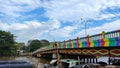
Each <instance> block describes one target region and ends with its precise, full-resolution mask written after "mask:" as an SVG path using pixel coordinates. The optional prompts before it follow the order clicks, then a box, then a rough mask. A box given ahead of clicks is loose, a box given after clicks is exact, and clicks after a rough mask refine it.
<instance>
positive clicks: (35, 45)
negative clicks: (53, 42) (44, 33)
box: [26, 39, 50, 52]
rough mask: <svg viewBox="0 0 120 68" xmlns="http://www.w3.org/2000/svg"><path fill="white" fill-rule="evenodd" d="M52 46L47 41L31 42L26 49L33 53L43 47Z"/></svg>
mask: <svg viewBox="0 0 120 68" xmlns="http://www.w3.org/2000/svg"><path fill="white" fill-rule="evenodd" d="M48 45H50V43H49V41H47V40H37V39H36V40H29V41H28V46H27V48H26V51H27V52H33V51H35V50H37V49H39V48H41V47H44V46H48Z"/></svg>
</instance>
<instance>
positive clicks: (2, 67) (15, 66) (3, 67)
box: [0, 60, 33, 68]
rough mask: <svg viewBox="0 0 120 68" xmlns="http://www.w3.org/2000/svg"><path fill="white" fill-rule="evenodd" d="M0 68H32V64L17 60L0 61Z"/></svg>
mask: <svg viewBox="0 0 120 68" xmlns="http://www.w3.org/2000/svg"><path fill="white" fill-rule="evenodd" d="M0 68H33V64H30V63H28V62H26V61H18V60H14V61H13V60H9V61H0Z"/></svg>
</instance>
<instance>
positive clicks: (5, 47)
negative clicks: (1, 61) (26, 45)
mask: <svg viewBox="0 0 120 68" xmlns="http://www.w3.org/2000/svg"><path fill="white" fill-rule="evenodd" d="M14 37H15V36H14V35H13V34H11V33H10V32H5V31H2V30H0V56H15V55H17V46H16V45H15V41H14Z"/></svg>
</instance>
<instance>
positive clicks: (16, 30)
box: [0, 20, 60, 42]
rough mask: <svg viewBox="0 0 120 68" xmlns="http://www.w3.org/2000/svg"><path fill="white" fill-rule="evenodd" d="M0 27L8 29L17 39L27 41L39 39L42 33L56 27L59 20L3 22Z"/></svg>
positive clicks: (58, 25) (58, 24)
mask: <svg viewBox="0 0 120 68" xmlns="http://www.w3.org/2000/svg"><path fill="white" fill-rule="evenodd" d="M0 26H1V27H0V29H2V30H5V31H10V32H11V33H13V34H14V35H15V36H17V37H16V38H17V39H16V40H17V41H22V42H24V41H26V42H27V41H28V40H31V39H40V38H42V37H43V36H44V33H47V32H49V31H50V30H54V29H58V28H59V27H60V22H59V21H57V20H50V21H48V22H38V21H26V22H24V23H12V24H5V23H0Z"/></svg>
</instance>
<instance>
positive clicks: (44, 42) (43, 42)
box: [40, 40, 50, 47]
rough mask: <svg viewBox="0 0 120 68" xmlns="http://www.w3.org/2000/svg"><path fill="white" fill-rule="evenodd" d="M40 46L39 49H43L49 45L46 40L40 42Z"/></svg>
mask: <svg viewBox="0 0 120 68" xmlns="http://www.w3.org/2000/svg"><path fill="white" fill-rule="evenodd" d="M40 42H41V44H42V46H41V47H44V46H48V45H50V43H49V41H48V40H40Z"/></svg>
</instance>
